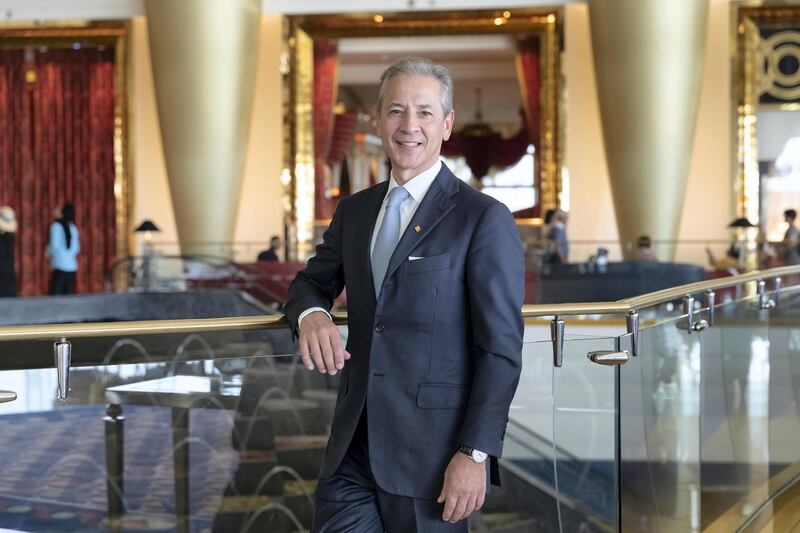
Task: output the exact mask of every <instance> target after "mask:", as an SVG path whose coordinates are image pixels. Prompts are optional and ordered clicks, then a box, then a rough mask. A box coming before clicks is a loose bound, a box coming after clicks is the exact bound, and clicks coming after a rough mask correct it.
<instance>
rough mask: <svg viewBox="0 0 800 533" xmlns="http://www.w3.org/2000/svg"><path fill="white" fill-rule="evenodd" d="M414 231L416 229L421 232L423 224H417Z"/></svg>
mask: <svg viewBox="0 0 800 533" xmlns="http://www.w3.org/2000/svg"><path fill="white" fill-rule="evenodd" d="M414 231H416V232H417V233H419V232H420V231H422V226H420V225H416V226H414Z"/></svg>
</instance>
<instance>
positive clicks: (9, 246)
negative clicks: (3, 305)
mask: <svg viewBox="0 0 800 533" xmlns="http://www.w3.org/2000/svg"><path fill="white" fill-rule="evenodd" d="M16 231H17V218H16V216H15V215H14V210H13V209H11V208H10V207H9V206H7V205H4V206H2V207H0V298H8V297H14V296H16V295H17V271H16V270H15V269H14V243H15V240H16V239H15V238H14V234H15V233H16Z"/></svg>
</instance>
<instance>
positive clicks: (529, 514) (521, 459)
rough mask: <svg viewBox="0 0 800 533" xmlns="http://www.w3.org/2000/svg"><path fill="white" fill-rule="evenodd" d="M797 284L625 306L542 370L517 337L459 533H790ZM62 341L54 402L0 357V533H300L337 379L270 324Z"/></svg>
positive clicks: (13, 357)
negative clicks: (478, 495) (493, 461)
mask: <svg viewBox="0 0 800 533" xmlns="http://www.w3.org/2000/svg"><path fill="white" fill-rule="evenodd" d="M796 278H797V277H796V276H795V277H791V276H784V279H783V283H782V287H781V291H780V294H777V293H776V292H774V290H773V289H774V282H773V281H772V280H771V279H769V280H767V283H766V286H765V290H766V292H765V293H764V294H759V293H758V291H757V284H756V283H755V282H750V283H749V284H743V285H742V287H740V288H739V289H738V290H736V292H734V293H732V297H731V298H729V299H725V300H721V299H717V300H716V305H715V306H714V308H713V313H712V312H711V311H712V309H710V308H709V307H708V300H707V299H706V296H705V292H702V291H701V292H699V293H694V297H695V300H696V303H695V304H693V305H689V304H687V305H686V306H684V303H683V300H682V299H681V297H680V296H678V297H677V299H675V300H672V301H670V302H661V303H660V304H658V305H651V306H649V307H644V308H642V309H637V311H638V312H639V315H640V329H639V331H638V336H637V338H638V342H637V343H636V345H635V346H634V335H632V334H631V333H625V326H624V320H621V319H619V317H618V319H617V320H615V321H609V322H608V323H607V324H605V325H604V323H598V324H592V325H591V326H589V327H587V322H586V321H581V322H580V324H577V323H576V320H577V319H574V318H570V317H566V335H565V337H564V339H563V351H562V354H561V361H560V362H561V364H560V366H558V365H556V364H555V362H556V359H555V358H554V351H553V350H554V347H553V343H552V342H551V339H550V338H549V335H548V334H547V333H548V331H547V328H546V323H544V322H543V323H539V322H536V323H531V324H529V326H528V327H527V329H526V340H525V342H524V344H523V354H522V356H523V368H522V374H521V377H520V383H519V387H518V389H517V392H516V395H515V397H514V400H513V403H512V406H511V411H510V414H509V421H508V427H507V431H506V434H505V437H504V456H503V458H502V460H501V461H500V471H501V479H502V480H503V486H502V487H492V490H491V493H490V494H489V495H488V497H487V500H486V504H485V505H484V508H483V509H482V510H481V511H480V512H478V513H475V514H474V515H473V516H472V517H471V518H470V521H469V524H470V531H473V532H476V533H478V532H480V533H484V532H485V533H492V532H497V533H500V532H509V531H514V532H528V531H529V532H532V533H538V532H551V531H558V532H574V531H580V532H606V531H625V532H628V531H631V532H639V531H641V532H651V531H655V532H670V533H671V532H683V531H709V532H716V531H720V532H721V531H735V530H738V529H741V528H755V529H754V530H757V529H758V527H761V526H763V524H765V523H766V522H765V521H769V520H773V522H772V526H771V527H773V530H776V531H778V530H782V529H781V527H784V526H785V528H784V530H789V529H790V528H791V527H793V524H792V523H790V520H791V518H785V519H784V518H780V516H782V515H780V512H779V511H781V509H791V508H792V507H793V506H796V505H795V504H796V500H795V499H796V497H797V495H796V492H797V489H796V487H797V480H798V479H800V447H798V446H797V442H800V285H798V283H797V279H796ZM676 294H678V293H676ZM667 303H669V304H670V305H667ZM687 310H691V311H692V313H691V316H687V313H686V312H685V311H687ZM341 332H342V335H343V338H346V336H347V329H346V328H345V327H342V328H341ZM151 333H152V332H151ZM579 333H584V334H579ZM65 340H66V341H67V342H69V347H70V349H71V355H72V361H71V367H70V371H69V394H68V397H67V399H65V400H59V399H58V395H59V383H60V382H61V383H62V385H63V374H62V375H61V376H60V375H59V374H58V373H57V371H56V369H55V368H54V358H53V353H54V346H53V342H52V341H50V340H48V341H45V340H28V341H21V340H14V341H9V340H3V341H0V364H1V365H2V366H0V368H2V370H0V389H2V390H4V391H6V390H7V391H14V392H15V393H16V394H17V399H16V400H14V401H10V402H7V403H0V529H11V530H22V531H123V530H134V529H135V530H138V531H208V532H227V531H231V532H248V531H270V532H273V531H274V532H284V531H285V532H294V531H308V530H309V528H310V525H311V517H312V514H313V504H314V503H313V498H312V494H313V491H314V488H315V486H316V481H317V476H318V472H319V468H320V465H321V461H322V457H323V453H324V449H325V444H326V442H327V437H328V434H329V432H330V424H331V420H332V416H333V412H334V410H335V405H336V394H337V388H338V384H339V379H340V378H339V376H328V375H322V374H319V373H318V372H309V371H307V370H306V369H305V368H304V367H303V366H302V365H301V364H300V362H299V358H298V357H297V355H295V354H296V344H295V343H294V341H293V339H292V338H291V335H290V333H289V332H288V330H287V329H286V328H285V327H283V328H278V329H249V328H248V329H241V330H235V329H234V330H215V329H211V328H209V329H208V330H207V331H199V332H196V333H169V334H164V333H156V334H139V335H135V336H129V337H122V336H110V337H104V336H89V337H85V338H72V339H69V338H67V339H65ZM556 344H558V343H556ZM62 349H63V348H62ZM60 380H61V381H60ZM62 392H63V390H62ZM793 502H794V503H793ZM781 520H783V522H781ZM781 524H783V526H781Z"/></svg>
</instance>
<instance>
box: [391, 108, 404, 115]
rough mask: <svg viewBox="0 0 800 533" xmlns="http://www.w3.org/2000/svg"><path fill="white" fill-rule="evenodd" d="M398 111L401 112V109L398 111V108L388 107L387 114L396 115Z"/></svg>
mask: <svg viewBox="0 0 800 533" xmlns="http://www.w3.org/2000/svg"><path fill="white" fill-rule="evenodd" d="M398 113H402V111H400V110H399V109H390V110H389V114H390V115H396V114H398Z"/></svg>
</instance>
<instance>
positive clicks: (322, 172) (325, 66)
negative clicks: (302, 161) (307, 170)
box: [311, 39, 339, 220]
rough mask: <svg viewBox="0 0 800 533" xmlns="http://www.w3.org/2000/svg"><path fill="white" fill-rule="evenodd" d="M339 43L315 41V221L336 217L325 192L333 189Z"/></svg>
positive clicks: (323, 40) (313, 97) (313, 99)
mask: <svg viewBox="0 0 800 533" xmlns="http://www.w3.org/2000/svg"><path fill="white" fill-rule="evenodd" d="M338 83H339V82H338V43H337V42H336V41H335V40H327V39H314V87H313V90H312V96H311V99H312V102H313V105H314V109H313V115H312V116H313V118H312V121H313V129H314V218H316V219H317V220H326V219H329V218H331V217H332V216H333V209H334V207H335V203H334V202H335V200H334V199H332V198H328V197H327V196H326V195H325V192H326V191H327V190H328V189H329V188H330V179H331V177H330V176H331V173H330V166H328V164H327V158H328V151H329V150H330V145H331V135H332V133H333V120H334V118H333V106H334V105H335V103H336V91H337V88H338Z"/></svg>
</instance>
